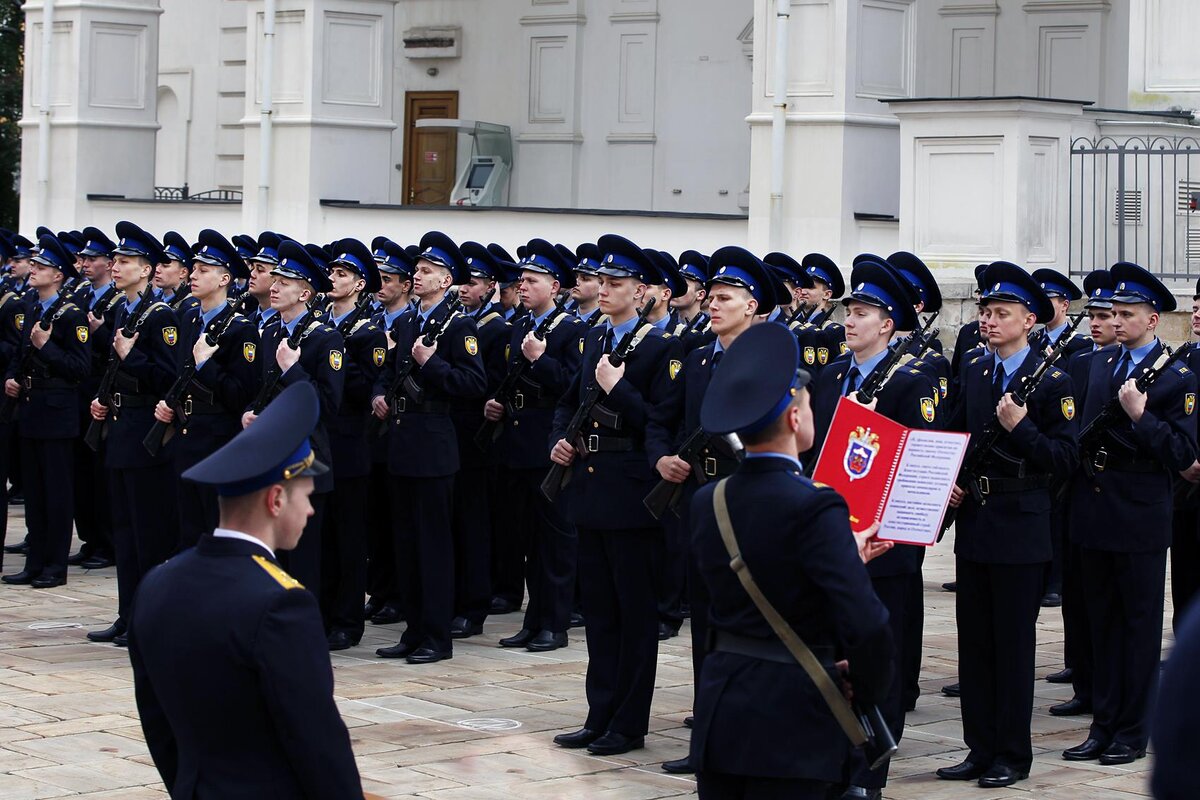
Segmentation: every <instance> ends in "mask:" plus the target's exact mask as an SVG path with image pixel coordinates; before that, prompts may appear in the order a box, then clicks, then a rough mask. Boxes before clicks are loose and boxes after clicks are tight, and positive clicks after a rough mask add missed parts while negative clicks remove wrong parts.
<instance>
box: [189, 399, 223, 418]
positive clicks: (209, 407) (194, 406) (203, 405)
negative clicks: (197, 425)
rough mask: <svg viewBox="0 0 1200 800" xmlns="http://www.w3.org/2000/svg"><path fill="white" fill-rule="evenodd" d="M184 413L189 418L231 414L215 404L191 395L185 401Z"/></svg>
mask: <svg viewBox="0 0 1200 800" xmlns="http://www.w3.org/2000/svg"><path fill="white" fill-rule="evenodd" d="M183 413H184V414H187V415H188V416H189V417H195V416H204V415H205V414H228V413H229V412H228V411H226V410H225V409H224V408H222V407H221V406H219V405H216V404H215V403H210V402H208V401H207V400H200V399H197V398H195V397H192V396H190V395H189V396H188V397H186V398H184V400H183Z"/></svg>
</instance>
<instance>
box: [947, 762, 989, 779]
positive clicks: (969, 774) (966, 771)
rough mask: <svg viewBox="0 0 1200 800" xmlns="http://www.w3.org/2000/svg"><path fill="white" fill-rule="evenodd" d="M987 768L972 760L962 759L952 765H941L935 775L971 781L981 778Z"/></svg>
mask: <svg viewBox="0 0 1200 800" xmlns="http://www.w3.org/2000/svg"><path fill="white" fill-rule="evenodd" d="M985 772H987V768H986V767H984V766H982V765H980V764H976V763H975V762H974V761H964V762H962V763H961V764H958V765H956V766H953V767H942V768H941V769H939V770H938V771H937V776H938V777H939V778H941V779H942V780H946V781H973V780H976V779H978V778H982V777H983V774H984V773H985Z"/></svg>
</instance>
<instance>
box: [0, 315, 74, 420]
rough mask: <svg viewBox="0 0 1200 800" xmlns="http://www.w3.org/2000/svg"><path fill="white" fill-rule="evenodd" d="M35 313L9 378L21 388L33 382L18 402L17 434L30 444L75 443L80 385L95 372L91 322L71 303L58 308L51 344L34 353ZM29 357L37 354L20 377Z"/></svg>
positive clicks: (28, 319) (10, 366)
mask: <svg viewBox="0 0 1200 800" xmlns="http://www.w3.org/2000/svg"><path fill="white" fill-rule="evenodd" d="M35 309H36V307H35V306H26V316H25V318H24V320H23V324H22V326H21V329H22V330H21V348H20V350H19V351H18V353H17V357H16V358H13V359H12V360H11V361H10V362H9V364H8V369H7V371H6V373H5V378H11V379H13V380H15V381H17V382H19V383H23V382H24V380H25V379H26V378H28V379H31V381H32V383H31V386H32V388H25V387H22V389H21V395H20V397H19V398H18V400H17V414H18V417H17V432H18V433H19V434H20V435H21V436H23V437H27V438H31V439H73V438H75V437H76V436H78V435H79V410H78V406H77V399H76V395H77V394H78V392H79V383H80V381H82V380H83V379H84V378H85V377H86V376H87V374H88V370H89V369H90V368H91V353H90V346H89V344H88V339H89V338H90V333H91V332H90V330H89V329H88V325H87V318H86V317H85V316H84V314H83V311H82V310H81V309H80V308H79V306H77V305H75V304H74V303H72V302H70V301H68V302H66V303H64V304H63V305H61V306H59V308H58V310H56V311H55V312H54V315H53V317H52V318H51V327H50V340H49V341H48V342H46V344H45V345H43V346H42V349H41V350H35V349H34V347H33V345H32V344H31V343H30V341H29V335H30V333H31V331H32V329H33V326H34V324H35V323H34V320H33V318H34V312H35ZM26 353H32V354H33V357H32V361H31V369H30V370H29V371H28V372H26V373H25V374H20V370H21V361H22V360H23V359H24V357H25V355H26Z"/></svg>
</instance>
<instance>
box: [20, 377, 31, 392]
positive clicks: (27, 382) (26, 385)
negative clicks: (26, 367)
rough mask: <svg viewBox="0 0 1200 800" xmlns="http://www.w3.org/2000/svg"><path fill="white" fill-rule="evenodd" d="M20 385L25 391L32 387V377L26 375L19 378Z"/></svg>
mask: <svg viewBox="0 0 1200 800" xmlns="http://www.w3.org/2000/svg"><path fill="white" fill-rule="evenodd" d="M21 386H22V387H23V388H24V389H25V391H29V390H31V389H33V377H32V376H30V375H26V376H25V377H23V378H21Z"/></svg>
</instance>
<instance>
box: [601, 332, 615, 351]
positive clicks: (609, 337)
mask: <svg viewBox="0 0 1200 800" xmlns="http://www.w3.org/2000/svg"><path fill="white" fill-rule="evenodd" d="M612 347H613V329H612V328H609V329H608V330H607V331H605V332H604V350H603V352H605V353H611V352H612Z"/></svg>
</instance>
